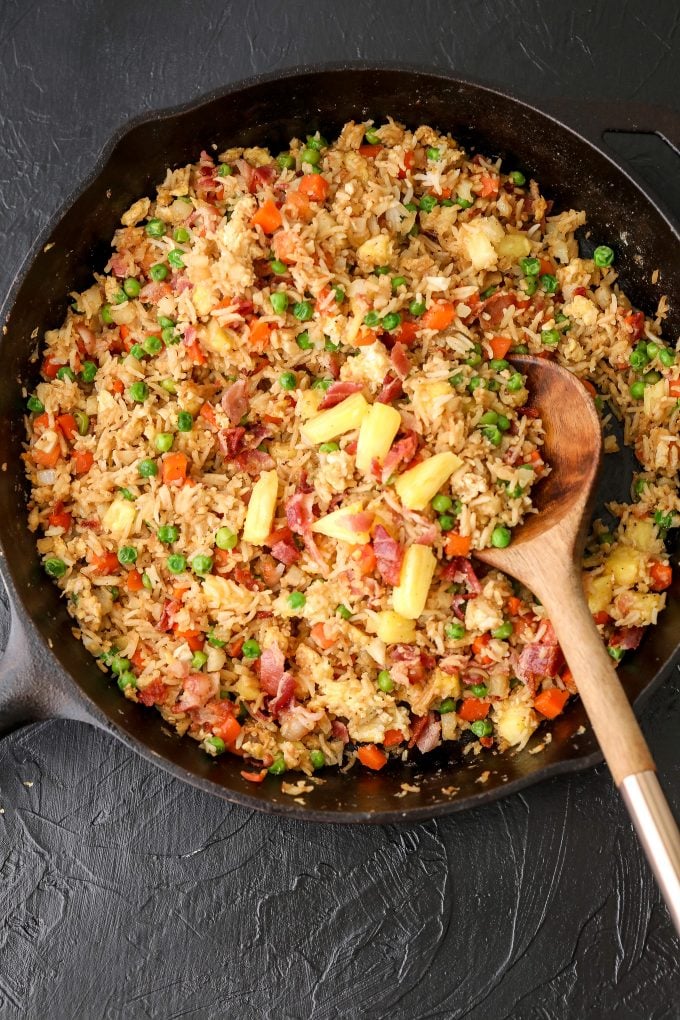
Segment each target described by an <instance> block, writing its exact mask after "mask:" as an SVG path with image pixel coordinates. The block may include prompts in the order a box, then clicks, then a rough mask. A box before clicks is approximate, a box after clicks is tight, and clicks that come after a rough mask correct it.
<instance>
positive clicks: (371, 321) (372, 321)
mask: <svg viewBox="0 0 680 1020" xmlns="http://www.w3.org/2000/svg"><path fill="white" fill-rule="evenodd" d="M379 322H380V316H379V315H378V313H377V312H367V313H366V315H364V326H377V325H378V323H379Z"/></svg>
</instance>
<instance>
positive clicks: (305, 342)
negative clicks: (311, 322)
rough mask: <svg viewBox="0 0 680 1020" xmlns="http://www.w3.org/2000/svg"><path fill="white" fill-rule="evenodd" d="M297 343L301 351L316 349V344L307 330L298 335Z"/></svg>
mask: <svg viewBox="0 0 680 1020" xmlns="http://www.w3.org/2000/svg"><path fill="white" fill-rule="evenodd" d="M295 343H296V344H297V345H298V347H299V348H300V350H301V351H311V350H312V348H313V347H314V344H313V343H312V341H311V340H310V339H309V333H308V332H307V330H305V331H304V333H298V335H297V336H296V338H295Z"/></svg>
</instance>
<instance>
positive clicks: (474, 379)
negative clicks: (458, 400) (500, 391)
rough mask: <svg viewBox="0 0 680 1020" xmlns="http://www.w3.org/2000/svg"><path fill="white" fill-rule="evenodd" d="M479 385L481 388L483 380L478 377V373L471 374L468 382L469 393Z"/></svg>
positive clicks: (478, 387)
mask: <svg viewBox="0 0 680 1020" xmlns="http://www.w3.org/2000/svg"><path fill="white" fill-rule="evenodd" d="M480 387H481V389H484V380H483V379H480V377H479V376H478V375H473V377H472V379H470V382H469V383H468V389H469V390H470V393H474V392H475V390H477V389H480Z"/></svg>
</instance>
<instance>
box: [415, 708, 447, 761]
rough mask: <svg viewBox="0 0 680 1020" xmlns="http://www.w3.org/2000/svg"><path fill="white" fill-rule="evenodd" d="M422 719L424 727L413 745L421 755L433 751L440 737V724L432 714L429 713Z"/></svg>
mask: <svg viewBox="0 0 680 1020" xmlns="http://www.w3.org/2000/svg"><path fill="white" fill-rule="evenodd" d="M424 718H425V725H424V726H423V727H421V728H420V732H419V733H418V735H417V737H416V740H415V745H416V747H417V748H418V750H419V751H420V752H421V754H427V753H428V752H429V751H434V749H435V747H437V746H438V745H439V744H440V742H441V735H442V724H441V722H440V720H439V719H438V718H437V716H436V715H435V713H434V712H429V713H428V714H427V715H426V716H425V717H424ZM411 739H413V737H412V738H411Z"/></svg>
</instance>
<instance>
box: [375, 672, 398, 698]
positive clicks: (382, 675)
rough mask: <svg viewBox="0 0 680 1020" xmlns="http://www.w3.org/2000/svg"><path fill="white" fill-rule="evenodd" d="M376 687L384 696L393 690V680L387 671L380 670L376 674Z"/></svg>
mask: <svg viewBox="0 0 680 1020" xmlns="http://www.w3.org/2000/svg"><path fill="white" fill-rule="evenodd" d="M378 687H379V688H380V690H381V691H383V692H384V693H385V694H391V692H392V691H393V690H394V680H393V679H392V677H391V676H390V672H389V670H388V669H381V670H380V672H379V673H378Z"/></svg>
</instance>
